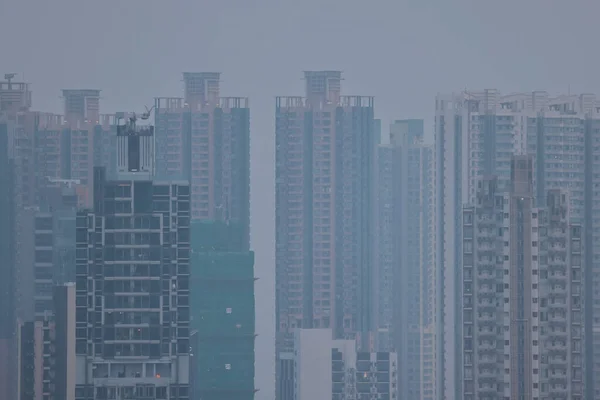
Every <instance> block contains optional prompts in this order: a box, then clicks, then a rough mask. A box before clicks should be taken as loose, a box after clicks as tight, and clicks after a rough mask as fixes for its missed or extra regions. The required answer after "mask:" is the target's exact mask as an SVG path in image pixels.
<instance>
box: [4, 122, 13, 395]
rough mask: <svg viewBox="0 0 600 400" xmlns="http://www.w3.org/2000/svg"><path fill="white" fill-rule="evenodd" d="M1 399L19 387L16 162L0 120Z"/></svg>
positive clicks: (5, 127)
mask: <svg viewBox="0 0 600 400" xmlns="http://www.w3.org/2000/svg"><path fill="white" fill-rule="evenodd" d="M0 187H2V188H3V190H2V191H1V192H0V215H1V216H2V217H1V218H2V224H0V268H1V270H0V271H1V274H2V279H0V399H2V400H5V399H6V400H8V399H11V398H13V396H14V394H15V393H16V388H13V386H12V384H11V382H14V380H15V379H14V378H15V377H14V376H13V375H12V371H14V369H13V367H12V366H14V362H15V359H16V357H15V356H16V355H15V354H14V352H13V349H14V347H15V339H16V301H15V300H16V296H17V288H16V285H15V282H16V277H15V275H16V272H17V271H16V260H15V256H16V254H15V251H14V246H15V235H14V232H15V223H16V221H15V194H14V163H13V160H12V159H11V158H10V157H9V136H8V126H7V124H6V122H4V123H3V121H2V120H0Z"/></svg>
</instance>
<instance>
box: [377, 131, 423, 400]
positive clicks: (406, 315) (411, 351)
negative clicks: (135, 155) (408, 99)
mask: <svg viewBox="0 0 600 400" xmlns="http://www.w3.org/2000/svg"><path fill="white" fill-rule="evenodd" d="M423 133H424V127H423V120H400V121H395V122H394V123H392V124H391V127H390V144H389V145H380V146H379V148H378V152H379V153H378V155H379V157H378V177H377V179H378V181H377V185H378V201H377V204H376V208H377V212H376V214H377V215H376V220H377V231H376V235H375V238H376V240H375V242H376V244H377V246H378V247H379V249H378V251H377V253H376V255H375V257H376V262H375V269H376V272H377V279H376V280H375V283H376V291H375V293H376V294H377V301H376V305H377V306H378V312H377V314H376V315H377V327H378V331H379V332H380V334H379V336H378V338H379V339H380V341H381V342H380V343H379V348H380V349H381V350H387V351H389V350H390V349H394V351H396V352H397V354H398V372H399V390H398V393H399V398H402V399H419V400H421V399H433V398H434V389H435V381H434V376H435V370H434V361H435V353H434V340H435V318H434V312H435V303H434V302H435V296H434V289H435V274H434V267H435V265H434V257H433V256H434V254H433V250H434V242H433V232H434V227H433V218H434V216H433V213H434V204H433V200H434V187H433V178H434V166H433V146H431V145H426V144H424V143H423Z"/></svg>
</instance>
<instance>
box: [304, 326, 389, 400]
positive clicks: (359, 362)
mask: <svg viewBox="0 0 600 400" xmlns="http://www.w3.org/2000/svg"><path fill="white" fill-rule="evenodd" d="M332 337H333V336H332V331H331V329H297V330H296V331H295V333H294V355H293V362H294V365H295V370H294V396H293V399H295V400H311V399H332V400H345V399H361V400H363V399H364V400H372V399H385V400H391V399H399V398H400V397H398V393H397V385H398V381H397V379H398V371H397V361H396V360H397V355H396V354H395V353H393V352H363V351H357V350H356V346H357V342H356V340H344V339H332Z"/></svg>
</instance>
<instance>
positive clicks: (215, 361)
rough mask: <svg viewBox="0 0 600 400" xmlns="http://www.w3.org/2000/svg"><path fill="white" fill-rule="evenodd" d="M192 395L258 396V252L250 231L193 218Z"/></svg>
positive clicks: (223, 399)
mask: <svg viewBox="0 0 600 400" xmlns="http://www.w3.org/2000/svg"><path fill="white" fill-rule="evenodd" d="M191 234H192V237H191V240H192V246H191V248H192V262H191V271H190V277H191V285H190V287H191V288H192V289H191V293H190V297H191V310H190V311H191V321H190V325H191V328H192V333H191V340H190V342H191V347H192V354H191V355H190V367H191V371H190V372H191V374H190V380H191V382H190V383H191V391H192V393H191V394H192V395H191V396H190V398H191V399H192V398H193V399H202V400H252V399H254V393H255V392H256V390H255V388H254V339H255V336H256V335H255V304H254V281H255V278H254V252H252V251H248V250H245V248H246V240H245V237H246V236H245V229H244V228H243V226H239V225H238V224H235V223H226V222H220V221H198V222H192V228H191Z"/></svg>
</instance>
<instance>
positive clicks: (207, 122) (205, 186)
mask: <svg viewBox="0 0 600 400" xmlns="http://www.w3.org/2000/svg"><path fill="white" fill-rule="evenodd" d="M183 80H184V84H185V97H184V98H157V99H156V101H155V107H156V111H155V125H156V149H157V151H156V176H157V178H160V179H184V180H189V181H190V185H191V188H192V218H193V219H195V220H196V219H202V220H229V221H238V222H239V223H240V224H242V226H244V227H245V228H244V229H245V230H246V242H247V246H246V249H248V248H249V245H250V106H249V101H248V99H247V98H244V97H220V84H219V82H220V73H218V72H186V73H184V74H183Z"/></svg>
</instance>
